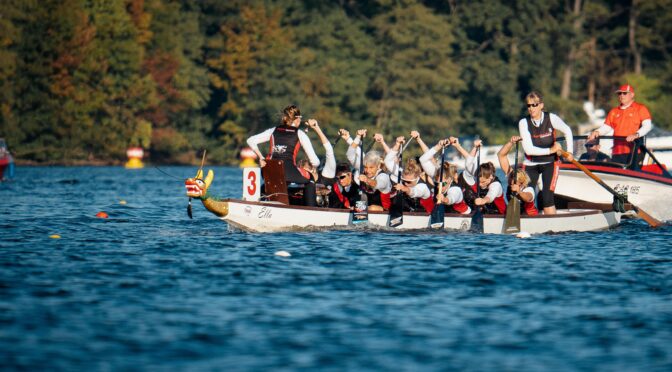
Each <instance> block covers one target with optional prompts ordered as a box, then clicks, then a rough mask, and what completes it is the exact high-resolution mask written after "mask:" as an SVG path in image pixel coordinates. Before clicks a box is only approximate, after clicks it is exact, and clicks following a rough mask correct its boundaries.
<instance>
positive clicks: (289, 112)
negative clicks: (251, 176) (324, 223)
mask: <svg viewBox="0 0 672 372" xmlns="http://www.w3.org/2000/svg"><path fill="white" fill-rule="evenodd" d="M300 125H301V111H300V110H299V108H298V107H296V106H294V105H291V106H287V107H285V109H284V110H283V116H282V120H281V123H280V125H279V126H277V127H275V128H270V129H267V130H265V131H264V132H262V133H259V134H257V135H254V136H252V137H250V138H248V139H247V144H248V145H249V146H250V148H251V149H252V150H253V151H254V152H255V153H256V154H257V156H258V157H259V159H260V160H259V162H260V163H261V166H262V167H263V166H265V165H266V161H265V159H278V160H282V161H283V164H284V168H285V180H286V181H287V183H288V184H290V183H295V184H299V185H303V204H304V205H307V206H315V204H316V202H315V182H314V181H313V180H312V179H309V178H310V177H309V176H303V175H302V173H301V172H300V171H299V169H298V167H297V165H296V155H297V154H298V152H299V148H303V151H304V152H305V153H306V155H307V156H308V159H309V161H310V163H311V164H312V165H313V166H315V167H317V166H319V165H320V159H319V158H318V157H317V155H316V154H315V150H313V145H312V144H311V143H310V139H309V138H308V136H307V135H306V133H304V132H303V131H300V130H299V126H300ZM264 142H270V149H269V152H268V155H267V156H266V158H264V156H263V155H262V154H261V152H260V151H259V144H260V143H264ZM290 200H291V198H290Z"/></svg>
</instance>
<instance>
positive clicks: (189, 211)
mask: <svg viewBox="0 0 672 372" xmlns="http://www.w3.org/2000/svg"><path fill="white" fill-rule="evenodd" d="M187 216H189V218H191V219H193V218H194V215H193V214H192V213H191V198H189V204H187Z"/></svg>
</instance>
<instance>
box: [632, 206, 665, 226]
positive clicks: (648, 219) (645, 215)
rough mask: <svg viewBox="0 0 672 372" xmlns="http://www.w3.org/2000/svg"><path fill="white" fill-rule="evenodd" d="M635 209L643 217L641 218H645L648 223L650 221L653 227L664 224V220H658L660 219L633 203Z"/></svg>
mask: <svg viewBox="0 0 672 372" xmlns="http://www.w3.org/2000/svg"><path fill="white" fill-rule="evenodd" d="M633 209H634V210H635V211H637V215H638V216H639V218H641V219H643V220H644V221H646V223H648V224H649V225H651V227H660V226H662V225H663V223H662V222H660V221H658V220H657V219H655V218H654V217H653V216H651V215H650V214H648V213H646V212H644V211H643V210H641V209H639V208H637V207H635V206H634V205H633Z"/></svg>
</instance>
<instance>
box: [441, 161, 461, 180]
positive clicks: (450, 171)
mask: <svg viewBox="0 0 672 372" xmlns="http://www.w3.org/2000/svg"><path fill="white" fill-rule="evenodd" d="M440 171H441V170H440V169H439V170H437V171H436V179H437V180H438V178H439V175H440V174H441V173H440ZM456 175H457V165H455V164H450V163H449V162H445V163H443V178H444V179H449V180H451V181H455V176H456ZM440 181H443V180H440Z"/></svg>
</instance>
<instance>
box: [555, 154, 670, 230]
mask: <svg viewBox="0 0 672 372" xmlns="http://www.w3.org/2000/svg"><path fill="white" fill-rule="evenodd" d="M560 152H561V153H562V156H563V157H564V158H567V157H568V156H569V153H568V152H567V151H563V150H560ZM571 162H572V164H574V165H575V166H576V167H577V168H579V169H581V170H582V171H583V173H585V174H586V175H588V177H590V178H592V179H593V180H595V182H597V183H599V184H600V186H602V187H603V188H604V189H605V190H607V191H609V192H610V193H611V194H612V195H614V196H615V197H617V198H619V199H621V200H622V201H623V202H624V203H625V202H626V201H627V200H626V198H625V197H624V196H623V195H621V194H619V193H617V192H616V191H614V189H612V188H611V187H609V185H607V184H606V183H604V181H602V180H601V179H600V177H598V176H596V175H595V174H594V173H593V172H591V171H590V170H588V168H586V167H585V166H584V165H583V164H581V163H579V162H578V161H576V160H575V159H572V160H571ZM630 205H632V209H633V210H634V211H635V212H637V215H638V216H639V217H640V218H641V219H643V220H644V221H646V222H647V223H648V224H649V225H651V227H659V226H661V225H662V224H663V223H662V222H660V221H658V220H657V219H655V218H654V217H652V216H651V215H650V214H648V213H646V212H644V211H643V210H642V209H641V208H639V207H637V206H636V205H634V204H632V203H630Z"/></svg>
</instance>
